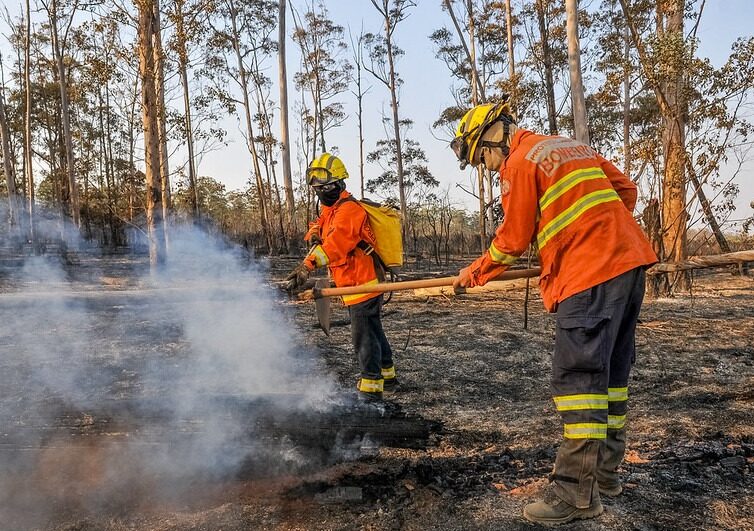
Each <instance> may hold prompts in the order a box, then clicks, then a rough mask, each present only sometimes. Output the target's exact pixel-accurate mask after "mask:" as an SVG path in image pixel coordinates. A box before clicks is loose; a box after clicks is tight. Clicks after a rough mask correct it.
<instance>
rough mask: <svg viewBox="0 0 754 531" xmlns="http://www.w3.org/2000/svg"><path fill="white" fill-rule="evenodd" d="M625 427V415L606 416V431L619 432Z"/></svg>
mask: <svg viewBox="0 0 754 531" xmlns="http://www.w3.org/2000/svg"><path fill="white" fill-rule="evenodd" d="M625 425H626V416H625V415H608V416H607V429H608V430H620V429H623V427H624V426H625Z"/></svg>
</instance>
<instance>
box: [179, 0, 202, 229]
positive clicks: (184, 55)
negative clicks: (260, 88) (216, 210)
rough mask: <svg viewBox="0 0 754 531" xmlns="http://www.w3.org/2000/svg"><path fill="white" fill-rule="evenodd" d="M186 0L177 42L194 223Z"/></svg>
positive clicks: (195, 196)
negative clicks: (185, 21)
mask: <svg viewBox="0 0 754 531" xmlns="http://www.w3.org/2000/svg"><path fill="white" fill-rule="evenodd" d="M183 5H184V0H176V3H175V10H176V17H175V18H176V27H175V40H176V47H177V48H178V71H179V74H180V78H181V88H182V89H183V114H184V122H185V127H186V148H187V149H188V178H189V187H190V193H189V201H190V202H191V215H192V217H193V218H194V221H197V220H198V219H199V216H200V212H199V204H200V203H199V188H198V187H197V185H196V163H195V161H194V129H193V126H192V124H191V98H190V97H189V82H188V50H187V49H186V30H185V28H184V25H183Z"/></svg>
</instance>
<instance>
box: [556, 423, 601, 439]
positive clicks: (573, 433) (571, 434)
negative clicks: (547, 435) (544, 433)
mask: <svg viewBox="0 0 754 531" xmlns="http://www.w3.org/2000/svg"><path fill="white" fill-rule="evenodd" d="M563 437H565V438H566V439H607V424H603V423H601V422H581V423H578V424H565V425H564V426H563Z"/></svg>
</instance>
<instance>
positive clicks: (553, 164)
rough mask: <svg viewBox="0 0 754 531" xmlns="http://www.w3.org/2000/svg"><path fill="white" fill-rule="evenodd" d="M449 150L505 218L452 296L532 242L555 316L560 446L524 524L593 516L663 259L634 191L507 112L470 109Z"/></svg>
mask: <svg viewBox="0 0 754 531" xmlns="http://www.w3.org/2000/svg"><path fill="white" fill-rule="evenodd" d="M451 147H452V149H453V150H454V152H455V153H456V156H457V157H458V159H459V160H460V161H461V168H463V167H465V166H466V165H467V164H471V165H472V166H477V165H479V164H484V165H485V166H486V167H487V168H488V169H490V170H493V171H494V170H497V171H499V174H500V189H501V196H502V197H501V198H502V203H503V210H504V212H505V219H504V221H503V224H502V225H501V226H500V227H499V228H498V230H497V233H496V235H495V238H494V239H493V241H492V244H491V245H490V247H489V249H488V251H487V252H486V253H485V254H484V255H483V256H481V257H480V258H478V259H477V260H476V261H475V262H473V263H472V264H471V265H470V266H469V267H467V268H465V269H463V270H461V272H460V273H459V275H458V277H457V279H456V283H455V285H456V287H473V286H480V285H484V284H485V283H486V282H488V281H490V280H492V279H494V278H495V277H497V276H498V275H500V273H502V272H503V271H505V270H506V269H507V268H509V267H510V266H511V265H512V264H513V263H514V262H515V261H516V259H517V258H518V257H519V256H520V255H521V254H523V252H524V251H525V250H526V249H527V247H528V246H529V244H530V242H534V243H536V247H537V249H538V250H539V258H540V264H541V266H542V273H541V276H540V283H539V285H540V291H541V293H542V299H543V301H544V304H545V307H546V308H547V310H549V311H550V312H556V333H555V349H554V353H553V358H552V380H551V383H552V393H553V400H554V402H555V408H556V409H557V411H558V412H559V413H560V415H561V417H562V420H563V428H564V432H563V440H562V442H561V445H560V448H559V450H558V454H557V457H556V459H555V465H554V471H553V474H552V476H551V483H550V484H549V486H548V488H547V489H546V491H545V494H544V499H543V500H541V501H538V502H536V503H530V504H529V505H527V506H526V507H525V508H524V517H525V518H527V519H528V520H530V521H533V522H537V523H541V524H545V525H557V524H562V523H566V522H569V521H571V520H575V519H581V518H590V517H593V516H597V515H599V514H600V513H602V511H603V507H602V504H601V502H600V494H602V495H606V496H617V495H619V494H620V493H621V491H622V487H621V483H620V480H619V477H618V473H617V468H618V466H619V465H620V463H621V461H622V459H623V454H624V451H625V445H626V410H627V401H628V378H629V372H630V370H631V366H632V364H633V362H634V359H635V345H634V336H635V329H636V322H637V319H638V315H639V310H640V308H641V304H642V300H643V297H644V279H645V273H644V271H645V268H646V267H648V266H650V265H651V264H653V263H655V262H656V261H657V257H656V256H655V253H654V252H653V250H652V247H651V245H650V243H649V242H648V241H647V239H646V237H645V236H644V233H643V232H642V230H641V228H640V227H639V225H638V224H637V223H636V221H635V220H634V218H633V215H632V212H633V209H634V206H635V204H636V198H637V192H636V186H635V185H634V184H633V183H632V182H631V181H630V180H629V179H627V178H626V177H625V175H623V174H622V173H621V172H620V171H619V170H618V169H617V168H616V167H615V166H614V165H613V164H612V163H611V162H610V161H608V160H607V159H605V158H604V157H602V156H601V155H599V154H598V153H597V152H596V151H595V150H594V149H593V148H591V147H590V146H588V145H585V144H582V143H580V142H577V141H575V140H572V139H570V138H564V137H559V136H543V135H538V134H535V133H532V132H531V131H527V130H524V129H521V128H518V127H517V126H516V122H515V120H514V118H513V116H512V113H511V111H510V107H509V105H508V103H507V102H504V103H498V104H483V105H478V106H476V107H474V108H473V109H471V110H470V111H468V112H467V113H466V115H465V116H464V117H463V118H462V119H461V121H460V123H459V126H458V129H457V131H456V137H455V139H454V140H453V142H451Z"/></svg>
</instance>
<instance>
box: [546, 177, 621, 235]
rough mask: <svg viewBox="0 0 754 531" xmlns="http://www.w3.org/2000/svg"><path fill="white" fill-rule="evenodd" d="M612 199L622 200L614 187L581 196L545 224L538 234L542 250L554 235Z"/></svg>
mask: <svg viewBox="0 0 754 531" xmlns="http://www.w3.org/2000/svg"><path fill="white" fill-rule="evenodd" d="M610 201H620V197H619V196H618V194H617V193H616V192H615V190H614V189H612V188H610V189H609V190H597V191H596V192H592V193H590V194H586V195H585V196H583V197H581V198H580V199H579V200H578V201H576V202H575V203H573V204H572V205H571V206H570V207H568V208H567V209H566V210H564V211H563V212H561V213H560V214H558V215H557V216H556V217H555V219H553V220H552V221H550V222H549V223H548V224H547V225H545V227H544V228H543V229H542V230H541V231H540V232H539V234H537V244H538V245H539V249H540V250H541V249H542V247H544V246H545V244H547V242H548V241H550V239H551V238H552V237H553V236H555V235H556V234H557V233H559V232H560V231H561V230H563V229H564V228H566V227H567V226H568V225H570V224H571V223H573V222H574V221H576V220H577V219H578V218H579V216H581V215H582V214H583V213H584V212H586V211H587V210H589V209H590V208H593V207H596V206H597V205H600V204H602V203H609V202H610Z"/></svg>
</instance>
